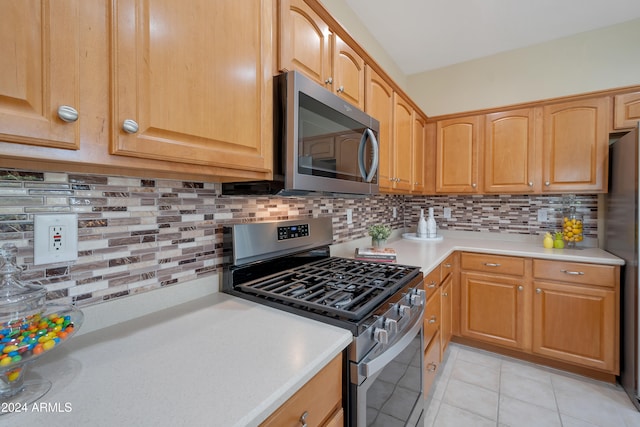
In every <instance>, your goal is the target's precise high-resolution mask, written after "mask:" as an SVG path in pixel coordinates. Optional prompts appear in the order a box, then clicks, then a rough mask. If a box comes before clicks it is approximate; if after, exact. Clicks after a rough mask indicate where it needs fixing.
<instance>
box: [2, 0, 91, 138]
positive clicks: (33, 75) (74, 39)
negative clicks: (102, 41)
mask: <svg viewBox="0 0 640 427" xmlns="http://www.w3.org/2000/svg"><path fill="white" fill-rule="evenodd" d="M78 3H79V1H78V0H66V1H62V2H51V1H4V2H2V8H1V9H2V12H1V13H0V29H1V30H0V32H1V34H2V36H0V58H2V59H1V60H0V139H2V140H3V141H8V142H17V143H22V144H32V145H40V146H45V147H56V148H68V149H78V148H80V128H79V126H80V119H78V118H77V116H76V118H75V119H73V118H72V117H71V116H68V117H67V116H65V115H64V114H61V115H59V113H58V109H59V108H60V107H63V106H65V107H70V108H73V109H75V110H76V111H77V112H78V113H80V111H79V108H80V107H79V104H80V89H79V80H80V66H79V63H80V62H79V56H80V48H79V43H80V40H79V22H80V21H79V4H78ZM61 117H67V120H71V121H69V122H67V121H65V120H63V119H62V118H61Z"/></svg>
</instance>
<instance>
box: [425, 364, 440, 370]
mask: <svg viewBox="0 0 640 427" xmlns="http://www.w3.org/2000/svg"><path fill="white" fill-rule="evenodd" d="M426 369H427V372H434V371H435V370H436V369H438V365H436V364H435V363H433V362H431V363H429V364H428V365H427V368H426Z"/></svg>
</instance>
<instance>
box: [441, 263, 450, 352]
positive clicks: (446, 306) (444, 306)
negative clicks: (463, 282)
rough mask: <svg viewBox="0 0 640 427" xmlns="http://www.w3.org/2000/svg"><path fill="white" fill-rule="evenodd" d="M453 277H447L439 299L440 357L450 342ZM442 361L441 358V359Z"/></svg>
mask: <svg viewBox="0 0 640 427" xmlns="http://www.w3.org/2000/svg"><path fill="white" fill-rule="evenodd" d="M452 284H453V277H452V276H451V275H449V276H447V279H446V280H445V281H444V283H443V284H442V285H441V292H440V295H441V298H440V304H441V306H440V307H441V308H440V342H441V343H442V344H441V346H440V349H441V352H442V355H444V351H445V350H446V349H447V345H448V344H449V341H450V340H451V335H452V326H453V317H452V316H453V294H452V291H453V286H452ZM441 359H442V357H441Z"/></svg>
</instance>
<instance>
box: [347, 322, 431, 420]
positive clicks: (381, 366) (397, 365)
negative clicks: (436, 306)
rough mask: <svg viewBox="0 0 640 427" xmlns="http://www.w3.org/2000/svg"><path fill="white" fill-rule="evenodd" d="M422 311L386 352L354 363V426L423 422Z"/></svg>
mask: <svg viewBox="0 0 640 427" xmlns="http://www.w3.org/2000/svg"><path fill="white" fill-rule="evenodd" d="M423 313H424V311H421V312H420V315H419V316H416V317H415V318H413V319H412V322H411V324H410V325H408V326H407V327H405V328H404V329H405V331H404V333H403V334H402V335H401V336H400V337H399V338H398V339H397V340H396V341H395V342H394V343H393V344H392V345H390V346H389V347H388V348H387V349H385V351H384V352H381V353H378V354H377V355H376V356H375V357H373V358H369V357H365V358H364V359H363V360H362V361H361V362H360V363H357V364H352V366H351V369H352V372H351V381H350V384H349V389H350V390H349V392H350V395H349V400H350V411H349V412H350V417H351V420H350V421H351V422H350V425H351V426H353V427H366V426H412V427H413V426H416V425H418V423H420V422H422V412H423V410H424V401H423V396H422V387H423V385H422V382H423V378H422V376H423V350H422V348H423V335H422V325H423V321H422V316H423ZM362 378H364V380H362Z"/></svg>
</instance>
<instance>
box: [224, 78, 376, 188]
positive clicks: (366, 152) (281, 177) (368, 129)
mask: <svg viewBox="0 0 640 427" xmlns="http://www.w3.org/2000/svg"><path fill="white" fill-rule="evenodd" d="M379 131H380V124H379V122H378V121H377V120H376V119H374V118H372V117H371V116H369V115H368V114H366V113H365V112H364V111H362V110H360V109H358V108H357V107H355V106H353V105H351V104H349V103H347V102H346V101H344V100H343V99H342V98H340V97H339V96H337V95H335V94H333V93H331V92H330V91H328V90H327V89H325V88H324V87H322V86H320V85H319V84H317V83H316V82H314V81H312V80H310V79H308V78H307V77H305V76H304V75H302V74H300V73H298V72H296V71H290V72H288V73H286V74H281V75H278V76H276V77H275V78H274V141H273V145H274V180H273V181H254V182H235V183H225V184H223V186H222V193H223V194H227V195H242V194H281V195H304V194H308V193H310V192H311V193H315V192H320V193H348V194H360V195H367V194H375V193H377V192H378V151H379V148H378V141H377V137H378V133H379Z"/></svg>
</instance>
